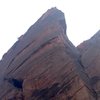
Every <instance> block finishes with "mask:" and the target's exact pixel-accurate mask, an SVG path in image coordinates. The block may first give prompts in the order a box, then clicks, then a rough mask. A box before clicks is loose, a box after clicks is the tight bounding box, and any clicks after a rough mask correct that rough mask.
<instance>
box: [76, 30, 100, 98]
mask: <svg viewBox="0 0 100 100" xmlns="http://www.w3.org/2000/svg"><path fill="white" fill-rule="evenodd" d="M77 48H78V50H79V51H80V54H81V56H80V60H81V62H82V64H83V66H84V67H85V71H86V73H87V74H88V76H89V78H90V81H91V85H92V87H93V88H94V89H95V91H96V92H97V94H98V95H99V96H100V31H98V32H97V33H96V34H95V35H94V36H93V37H91V38H90V39H89V40H87V41H85V42H83V43H81V44H80V45H79V46H78V47H77Z"/></svg>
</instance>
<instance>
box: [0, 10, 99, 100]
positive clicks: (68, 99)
mask: <svg viewBox="0 0 100 100" xmlns="http://www.w3.org/2000/svg"><path fill="white" fill-rule="evenodd" d="M82 47H84V46H83V45H82ZM78 49H79V51H80V52H81V53H79V51H78V50H77V48H75V47H74V45H73V44H72V43H71V42H70V41H69V39H68V37H67V36H66V22H65V18H64V14H63V12H61V11H60V10H58V9H56V8H52V9H49V10H48V11H47V12H46V13H45V14H43V16H42V17H41V18H40V19H39V20H38V21H37V22H36V23H35V24H34V25H32V26H31V27H30V28H29V29H28V31H27V32H26V33H25V34H24V35H23V36H21V37H20V38H19V40H18V41H17V42H16V43H15V44H14V45H13V46H12V47H11V49H10V50H9V51H8V52H7V53H6V54H5V55H4V56H3V58H2V60H1V61H0V71H1V73H0V100H98V95H97V93H96V90H95V88H94V87H92V85H91V78H92V77H94V76H93V75H95V76H100V73H99V71H98V72H97V73H95V72H93V71H91V68H87V69H89V70H87V69H86V68H84V66H85V65H86V67H87V62H85V55H84V57H83V58H82V60H81V59H80V55H81V57H82V56H83V52H85V51H82V50H83V48H82V50H81V46H79V48H78ZM86 49H87V48H86ZM84 50H85V47H84ZM98 52H99V50H98ZM87 59H89V58H87ZM90 62H91V61H90ZM98 63H99V60H98ZM83 64H84V66H83ZM89 64H90V63H89ZM91 67H92V66H91ZM93 67H94V66H93ZM95 70H96V68H95ZM89 71H90V72H89ZM90 73H91V74H90ZM90 76H91V77H90ZM96 86H99V85H96Z"/></svg>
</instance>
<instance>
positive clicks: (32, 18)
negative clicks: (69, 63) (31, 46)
mask: <svg viewBox="0 0 100 100" xmlns="http://www.w3.org/2000/svg"><path fill="white" fill-rule="evenodd" d="M55 6H56V7H57V8H58V9H60V10H62V11H63V12H64V13H65V17H66V22H67V35H68V37H69V39H70V40H71V41H72V43H73V44H74V45H75V46H77V45H78V44H80V43H81V42H82V41H84V40H87V39H89V38H90V37H91V36H92V35H94V34H95V33H96V32H97V31H98V30H99V29H100V11H99V10H100V0H0V47H1V48H0V58H1V57H2V55H3V54H4V53H5V52H7V50H8V49H9V48H10V47H11V46H12V45H13V44H14V42H15V41H16V40H17V38H18V37H20V35H22V34H24V33H25V32H26V31H27V29H28V28H29V27H30V26H31V25H32V24H34V22H36V21H37V19H38V18H39V17H40V16H41V15H42V14H43V13H45V11H47V10H48V9H50V8H51V7H55Z"/></svg>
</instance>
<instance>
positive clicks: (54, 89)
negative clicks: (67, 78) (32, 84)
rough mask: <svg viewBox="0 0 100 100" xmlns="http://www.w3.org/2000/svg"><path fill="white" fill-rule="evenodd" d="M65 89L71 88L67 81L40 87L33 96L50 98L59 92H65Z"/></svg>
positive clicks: (44, 99) (48, 99)
mask: <svg viewBox="0 0 100 100" xmlns="http://www.w3.org/2000/svg"><path fill="white" fill-rule="evenodd" d="M65 90H67V91H68V90H70V85H68V86H67V84H66V83H64V84H62V85H61V84H59V83H55V84H53V85H52V86H51V87H49V88H44V89H38V90H35V91H34V92H33V96H34V97H36V98H38V100H40V99H43V100H50V99H51V98H53V97H55V96H56V95H57V94H61V93H63V92H64V91H65Z"/></svg>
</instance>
